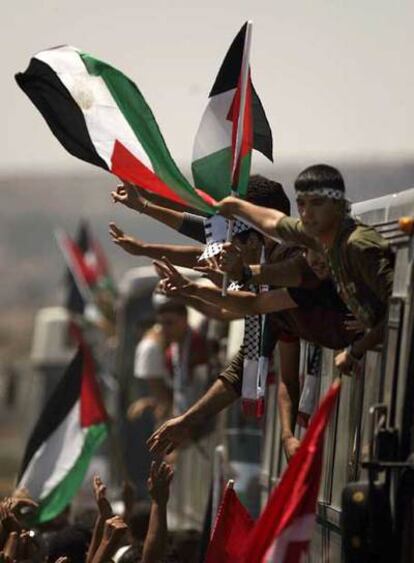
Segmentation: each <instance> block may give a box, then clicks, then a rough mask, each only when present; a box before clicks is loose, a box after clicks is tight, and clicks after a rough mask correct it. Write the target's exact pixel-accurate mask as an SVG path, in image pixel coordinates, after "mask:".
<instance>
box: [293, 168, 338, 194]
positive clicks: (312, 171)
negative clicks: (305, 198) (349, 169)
mask: <svg viewBox="0 0 414 563" xmlns="http://www.w3.org/2000/svg"><path fill="white" fill-rule="evenodd" d="M320 188H331V189H333V190H340V191H342V192H345V182H344V179H343V177H342V174H341V173H340V172H339V170H337V169H336V168H334V167H333V166H328V165H327V164H315V165H314V166H309V167H308V168H305V170H303V171H302V172H301V173H300V174H299V176H298V177H297V178H296V180H295V190H297V191H301V192H306V191H312V190H317V189H320Z"/></svg>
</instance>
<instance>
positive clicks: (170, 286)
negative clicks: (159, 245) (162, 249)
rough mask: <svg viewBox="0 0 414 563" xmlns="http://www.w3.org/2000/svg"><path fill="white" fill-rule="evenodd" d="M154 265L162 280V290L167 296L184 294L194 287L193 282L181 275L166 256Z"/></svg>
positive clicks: (155, 261)
mask: <svg viewBox="0 0 414 563" xmlns="http://www.w3.org/2000/svg"><path fill="white" fill-rule="evenodd" d="M153 263H154V266H155V270H156V272H157V274H158V275H159V277H160V279H161V283H160V288H161V290H162V291H163V292H164V293H165V294H166V295H177V294H181V293H184V292H185V290H186V289H188V288H190V286H191V285H192V282H191V280H190V279H189V278H186V277H185V276H183V275H182V274H180V272H179V271H178V270H177V269H176V268H175V267H174V266H173V265H172V264H171V262H170V261H169V260H168V258H166V257H165V256H163V259H162V260H154V262H153Z"/></svg>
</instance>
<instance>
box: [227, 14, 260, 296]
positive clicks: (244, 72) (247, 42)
mask: <svg viewBox="0 0 414 563" xmlns="http://www.w3.org/2000/svg"><path fill="white" fill-rule="evenodd" d="M252 29H253V22H252V21H251V20H249V21H248V22H247V25H246V35H245V38H244V49H243V59H242V65H241V73H240V74H241V83H240V110H239V115H238V117H237V130H236V142H235V145H234V155H233V166H232V171H231V195H233V196H235V197H238V190H237V186H235V185H234V184H235V181H236V172H237V169H239V171H240V158H241V148H242V143H243V126H244V114H245V108H246V94H247V85H248V81H249V70H250V49H251V43H252ZM233 226H234V219H230V220H229V222H228V226H227V236H226V242H231V241H232V239H233ZM228 282H229V275H228V273H227V272H226V273H225V274H224V276H223V285H222V288H221V294H222V296H223V297H225V296H226V295H227V285H228Z"/></svg>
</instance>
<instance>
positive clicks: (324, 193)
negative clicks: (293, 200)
mask: <svg viewBox="0 0 414 563" xmlns="http://www.w3.org/2000/svg"><path fill="white" fill-rule="evenodd" d="M296 194H297V195H318V196H321V197H327V198H329V199H337V200H341V199H345V192H344V191H343V190H336V189H334V188H316V189H315V190H296Z"/></svg>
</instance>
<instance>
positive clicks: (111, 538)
mask: <svg viewBox="0 0 414 563" xmlns="http://www.w3.org/2000/svg"><path fill="white" fill-rule="evenodd" d="M127 529H128V526H127V525H126V524H125V522H124V520H123V519H122V518H121V517H120V516H113V517H112V518H108V519H107V520H105V525H104V530H103V536H102V540H101V542H100V544H99V547H98V549H97V551H96V552H95V554H94V555H93V558H92V559H91V562H92V563H106V562H107V561H110V560H111V559H112V557H113V555H114V554H115V552H116V550H117V549H118V547H119V543H120V541H121V539H122V536H123V535H124V533H125V532H126V531H127Z"/></svg>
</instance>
